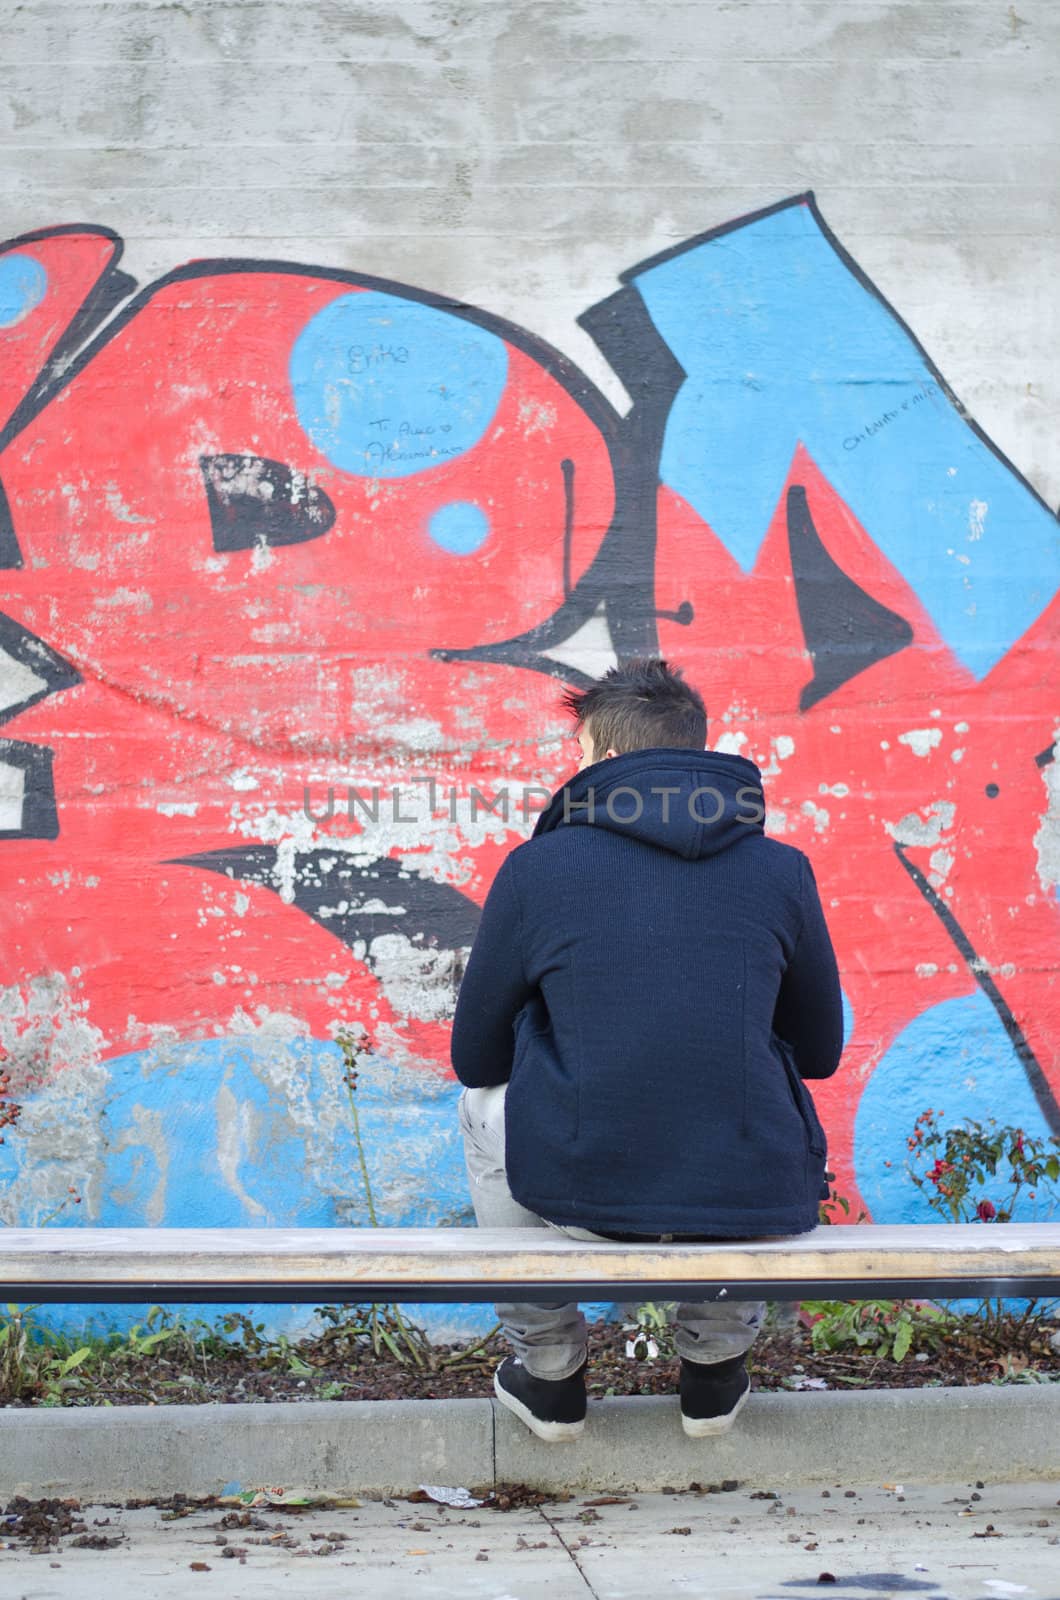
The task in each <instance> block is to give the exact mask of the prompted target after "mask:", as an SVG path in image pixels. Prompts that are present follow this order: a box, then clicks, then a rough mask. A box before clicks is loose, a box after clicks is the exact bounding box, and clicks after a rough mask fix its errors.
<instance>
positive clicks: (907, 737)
mask: <svg viewBox="0 0 1060 1600" xmlns="http://www.w3.org/2000/svg"><path fill="white" fill-rule="evenodd" d="M898 743H899V744H904V745H908V747H909V749H910V750H912V752H913V754H914V755H915V756H927V755H930V754H931V752H932V750H934V749H936V747H937V746H938V745H940V744H941V743H942V729H941V728H911V729H910V730H909V732H908V733H900V734H899V735H898Z"/></svg>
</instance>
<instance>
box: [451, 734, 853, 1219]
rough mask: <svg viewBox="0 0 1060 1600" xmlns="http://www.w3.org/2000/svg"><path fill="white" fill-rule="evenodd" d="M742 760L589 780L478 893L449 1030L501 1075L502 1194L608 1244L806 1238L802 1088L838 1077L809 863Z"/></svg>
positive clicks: (618, 770)
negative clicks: (767, 828)
mask: <svg viewBox="0 0 1060 1600" xmlns="http://www.w3.org/2000/svg"><path fill="white" fill-rule="evenodd" d="M764 814H765V810H764V803H763V797H762V789H761V776H760V774H759V771H758V769H757V767H755V766H754V765H753V764H752V763H751V762H750V761H745V760H744V759H743V758H742V757H741V756H732V755H722V754H718V753H715V752H711V751H699V750H684V749H655V750H640V751H634V752H632V753H631V754H629V755H622V756H615V757H612V758H611V759H610V760H608V761H601V762H597V763H595V765H593V766H590V767H587V768H585V769H584V770H583V771H582V772H580V773H579V774H578V775H577V777H576V778H574V779H573V780H572V781H571V782H570V783H568V784H567V785H565V786H564V788H563V789H561V790H559V791H558V793H557V794H556V795H555V796H553V798H552V801H551V803H550V804H549V806H548V808H547V809H546V810H545V811H544V812H543V813H542V814H541V816H540V817H539V819H538V822H537V826H536V828H535V829H534V834H533V837H532V838H530V839H529V840H527V842H526V843H525V844H523V845H520V846H519V847H518V848H517V849H515V850H514V851H513V852H512V853H511V855H509V856H508V857H507V859H506V860H505V861H504V863H503V865H502V867H501V869H500V871H499V872H498V874H497V877H496V879H495V881H494V883H493V886H492V888H491V889H490V892H489V895H488V897H487V900H486V904H485V907H484V908H483V912H482V921H481V923H480V926H479V930H478V934H477V936H476V939H475V943H474V948H473V949H472V952H471V956H470V958H469V961H468V965H467V970H466V972H465V975H464V979H463V982H462V984H461V988H460V994H459V998H458V1001H457V1008H456V1017H455V1020H454V1024H453V1041H452V1060H453V1067H454V1070H455V1072H456V1075H457V1077H458V1078H459V1079H460V1081H461V1082H462V1083H463V1084H465V1085H468V1086H471V1087H481V1086H485V1085H492V1084H501V1083H508V1092H507V1095H506V1113H505V1114H506V1137H507V1146H506V1162H507V1169H508V1182H509V1186H510V1188H511V1192H512V1194H513V1195H514V1197H515V1198H516V1200H518V1201H519V1202H520V1204H522V1205H524V1206H526V1207H527V1208H528V1209H529V1210H531V1211H533V1212H535V1213H536V1214H537V1215H538V1216H541V1217H544V1218H546V1219H547V1220H548V1221H550V1222H556V1223H562V1224H567V1225H574V1226H578V1227H583V1228H590V1229H593V1230H594V1231H599V1232H605V1233H615V1232H618V1233H633V1234H641V1233H643V1234H660V1233H676V1234H699V1235H705V1236H716V1237H726V1236H728V1237H747V1236H752V1235H761V1234H779V1233H785V1234H790V1233H801V1232H804V1231H806V1230H808V1229H810V1228H812V1227H814V1226H815V1224H816V1222H817V1207H818V1201H819V1200H820V1198H821V1197H822V1194H823V1193H826V1192H827V1191H826V1189H825V1188H824V1185H823V1177H824V1165H825V1137H824V1133H823V1131H822V1128H821V1124H820V1122H819V1121H818V1118H817V1114H816V1112H815V1110H814V1105H813V1100H812V1098H811V1096H810V1094H809V1093H808V1092H807V1090H806V1088H805V1086H804V1084H803V1082H802V1080H803V1078H827V1077H829V1076H830V1075H831V1074H832V1073H833V1072H834V1071H835V1070H836V1067H837V1066H838V1064H839V1056H840V1052H841V1050H842V1043H843V1032H842V1012H841V1003H840V993H839V977H838V973H837V970H836V963H835V956H834V954H833V951H832V944H831V940H830V938H829V935H828V929H827V926H826V924H825V919H824V914H823V912H822V910H821V903H820V899H819V897H818V893H817V886H816V883H815V881H814V876H813V871H812V868H811V867H810V863H809V861H808V860H807V858H806V857H805V856H804V855H803V854H802V852H801V851H799V850H796V849H794V848H793V847H792V846H790V845H785V844H782V843H780V841H779V840H775V839H770V838H767V837H766V836H765V833H764V831H763V818H764Z"/></svg>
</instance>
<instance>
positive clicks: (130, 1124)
mask: <svg viewBox="0 0 1060 1600" xmlns="http://www.w3.org/2000/svg"><path fill="white" fill-rule="evenodd" d="M105 1070H106V1072H107V1073H108V1074H109V1082H108V1083H107V1084H106V1087H105V1089H104V1091H103V1095H102V1102H101V1103H100V1102H99V1101H97V1100H95V1099H93V1101H92V1103H91V1104H90V1105H87V1106H86V1107H85V1108H84V1115H85V1125H84V1127H83V1129H82V1131H81V1135H80V1136H79V1144H81V1145H82V1149H81V1151H80V1153H79V1156H78V1159H77V1160H76V1161H74V1162H71V1160H70V1158H69V1156H68V1155H67V1156H65V1157H64V1160H63V1180H62V1183H61V1184H60V1185H59V1187H60V1188H61V1189H62V1190H63V1192H65V1186H66V1183H68V1182H73V1183H74V1185H75V1187H77V1188H78V1190H79V1192H80V1193H81V1194H82V1195H83V1197H84V1198H83V1203H82V1205H81V1206H79V1207H68V1208H67V1209H66V1210H64V1211H63V1212H62V1214H61V1215H59V1216H58V1217H56V1218H55V1220H54V1222H53V1223H52V1224H51V1225H52V1226H54V1227H77V1226H79V1225H85V1224H88V1225H93V1226H96V1227H107V1228H135V1227H144V1226H154V1227H166V1228H181V1227H185V1228H195V1227H199V1228H204V1227H215V1228H224V1227H234V1228H240V1227H243V1228H245V1227H259V1228H263V1227H318V1228H319V1227H330V1226H352V1227H356V1226H366V1225H368V1221H369V1216H368V1204H367V1197H366V1195H365V1192H364V1185H363V1182H362V1179H361V1176H360V1163H359V1160H358V1154H357V1147H356V1140H355V1136H354V1125H353V1117H352V1112H351V1109H350V1103H349V1099H348V1096H347V1093H346V1090H345V1087H344V1085H343V1082H342V1077H341V1070H340V1056H339V1052H338V1049H337V1047H336V1046H335V1045H333V1044H331V1043H327V1042H324V1041H321V1040H319V1039H307V1038H299V1039H284V1040H278V1041H276V1042H275V1043H274V1044H271V1045H270V1044H269V1043H268V1042H267V1041H264V1040H263V1039H262V1038H261V1037H260V1036H257V1035H256V1036H253V1037H245V1038H227V1039H211V1040H197V1041H190V1042H188V1043H184V1044H176V1045H167V1046H164V1047H159V1048H155V1049H149V1050H142V1051H137V1052H134V1053H131V1054H129V1055H125V1056H119V1057H116V1058H115V1059H113V1060H111V1061H108V1062H107V1063H106V1064H105ZM62 1080H63V1074H59V1075H58V1077H57V1078H56V1079H55V1080H53V1082H52V1083H51V1084H50V1085H49V1086H48V1088H47V1089H46V1090H44V1091H42V1093H41V1095H40V1096H38V1097H37V1098H38V1100H41V1101H42V1102H46V1101H47V1100H48V1099H49V1097H50V1098H51V1099H52V1100H54V1101H55V1102H56V1106H55V1110H56V1112H58V1117H57V1120H59V1121H63V1120H67V1121H68V1120H69V1119H70V1117H71V1115H73V1116H74V1117H75V1118H76V1115H77V1113H76V1112H74V1113H71V1110H70V1107H69V1105H67V1104H61V1103H60V1102H61V1100H62V1096H63V1093H64V1085H63V1081H62ZM356 1094H357V1106H358V1113H359V1122H360V1128H361V1134H362V1138H363V1141H364V1147H365V1155H366V1161H367V1166H368V1172H369V1178H370V1181H371V1184H372V1192H373V1197H374V1204H375V1214H376V1216H377V1218H378V1221H379V1224H380V1226H393V1227H399V1226H413V1225H415V1226H419V1227H433V1226H439V1225H443V1224H450V1225H471V1224H473V1221H474V1217H473V1213H472V1210H471V1203H470V1199H469V1197H468V1190H467V1177H466V1174H465V1171H464V1162H463V1148H462V1145H461V1141H460V1136H459V1131H458V1126H457V1119H456V1099H457V1096H458V1094H459V1085H457V1084H455V1083H452V1082H451V1081H448V1080H447V1079H444V1078H442V1077H441V1076H439V1075H438V1074H437V1073H434V1072H428V1071H414V1070H411V1069H402V1068H399V1067H397V1066H394V1065H393V1064H392V1063H390V1062H388V1061H386V1060H385V1059H384V1058H382V1057H380V1056H373V1057H372V1058H371V1059H370V1060H369V1061H367V1062H366V1063H365V1064H364V1066H363V1068H362V1070H361V1071H360V1076H359V1080H358V1084H357V1090H356ZM41 1115H44V1116H45V1117H47V1115H48V1108H47V1105H46V1104H42V1105H41V1106H40V1107H35V1105H34V1103H33V1102H28V1103H27V1106H26V1110H25V1114H24V1122H25V1126H29V1125H30V1124H31V1123H34V1122H37V1121H39V1120H40V1118H41ZM54 1159H55V1158H54V1157H52V1156H49V1155H48V1154H45V1153H43V1152H42V1151H41V1147H40V1142H39V1141H31V1140H29V1139H28V1138H23V1137H21V1136H20V1135H19V1134H18V1133H17V1131H16V1134H15V1136H13V1137H12V1136H11V1135H8V1137H7V1139H6V1142H5V1143H4V1144H3V1145H0V1188H6V1187H7V1185H8V1184H11V1185H14V1184H15V1182H16V1180H18V1179H19V1178H21V1179H22V1180H23V1183H22V1185H21V1186H20V1187H21V1192H23V1193H25V1194H29V1193H33V1192H34V1187H35V1186H34V1183H33V1181H32V1180H33V1178H34V1176H35V1175H36V1176H39V1177H42V1178H43V1177H45V1176H46V1174H45V1172H43V1171H42V1169H44V1168H46V1167H47V1166H48V1164H49V1162H51V1161H53V1160H54ZM33 1168H36V1169H37V1172H36V1174H35V1173H34V1171H33V1170H32V1169H33ZM39 1187H40V1190H41V1191H43V1189H44V1188H45V1187H46V1185H44V1184H41V1185H40V1186H39ZM53 1187H54V1186H53ZM23 1210H24V1212H25V1214H24V1215H23V1217H22V1219H21V1220H22V1221H23V1222H25V1223H26V1224H30V1225H31V1224H33V1223H37V1222H39V1221H40V1217H39V1215H38V1214H37V1212H36V1211H35V1210H31V1209H30V1207H29V1206H28V1205H27V1204H25V1203H24V1204H23ZM221 1309H223V1308H221ZM244 1309H245V1308H244ZM144 1310H145V1308H144V1307H143V1306H139V1307H106V1308H102V1307H85V1306H64V1307H62V1308H55V1309H54V1311H53V1312H51V1313H50V1314H49V1317H48V1320H49V1322H50V1323H51V1325H52V1326H55V1327H66V1328H70V1329H72V1328H79V1327H82V1326H84V1325H85V1324H86V1323H90V1324H95V1325H99V1326H106V1327H122V1326H128V1325H129V1324H130V1323H132V1322H136V1321H142V1319H143V1315H144ZM186 1313H187V1315H188V1316H200V1317H203V1318H204V1319H206V1320H212V1319H213V1318H214V1317H215V1316H217V1315H218V1314H219V1308H218V1307H216V1306H207V1305H196V1306H189V1307H187V1308H186ZM310 1313H311V1308H306V1307H302V1306H268V1307H255V1308H253V1312H252V1314H253V1315H254V1316H255V1317H257V1318H261V1319H264V1320H265V1321H266V1322H267V1323H268V1324H269V1325H270V1326H271V1327H272V1328H273V1329H277V1328H284V1329H292V1328H296V1327H300V1326H304V1325H305V1324H306V1323H307V1321H308V1320H309V1318H310ZM409 1315H410V1316H411V1317H412V1318H413V1320H414V1321H421V1322H425V1323H426V1324H428V1325H429V1326H431V1327H432V1328H433V1329H434V1331H435V1332H446V1333H455V1334H457V1335H458V1336H459V1335H463V1334H465V1333H466V1334H467V1335H470V1334H472V1333H480V1332H482V1331H484V1330H485V1329H486V1328H488V1327H489V1326H490V1324H491V1322H492V1317H491V1315H490V1312H489V1309H488V1308H486V1307H481V1306H468V1307H449V1306H422V1307H421V1306H412V1307H410V1308H409Z"/></svg>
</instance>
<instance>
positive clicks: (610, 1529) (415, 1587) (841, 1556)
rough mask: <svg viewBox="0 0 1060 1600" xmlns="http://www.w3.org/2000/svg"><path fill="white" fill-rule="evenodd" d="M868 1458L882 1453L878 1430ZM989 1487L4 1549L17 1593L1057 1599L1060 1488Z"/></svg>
mask: <svg viewBox="0 0 1060 1600" xmlns="http://www.w3.org/2000/svg"><path fill="white" fill-rule="evenodd" d="M865 1451H866V1454H867V1455H868V1456H870V1457H871V1454H872V1440H871V1438H866V1440H865ZM958 1465H959V1463H957V1462H955V1463H954V1466H955V1467H956V1466H958ZM981 1481H982V1482H983V1487H982V1488H976V1487H975V1481H974V1480H972V1479H970V1478H968V1477H967V1476H962V1477H961V1478H960V1480H959V1481H958V1482H956V1483H954V1484H951V1485H942V1486H934V1487H930V1488H925V1487H922V1486H916V1485H912V1484H909V1485H906V1486H905V1487H904V1489H899V1488H898V1487H897V1486H895V1487H892V1488H890V1489H888V1488H884V1487H883V1486H882V1484H879V1483H877V1484H874V1485H872V1486H863V1487H861V1488H859V1489H856V1490H848V1489H844V1487H843V1486H842V1484H841V1483H840V1482H834V1483H833V1484H832V1485H831V1486H830V1487H827V1488H824V1489H822V1488H820V1487H813V1488H810V1487H802V1488H798V1489H792V1490H787V1489H785V1490H782V1491H781V1490H778V1491H773V1493H775V1494H776V1495H777V1498H768V1497H767V1496H768V1494H769V1493H770V1492H769V1491H762V1490H758V1491H752V1490H750V1489H748V1488H746V1487H741V1488H738V1489H735V1490H730V1491H725V1492H718V1493H696V1492H690V1491H688V1490H687V1489H685V1490H684V1491H683V1492H678V1493H673V1494H663V1493H650V1494H643V1493H639V1492H638V1493H633V1494H632V1495H629V1496H626V1497H622V1498H618V1499H615V1498H614V1497H609V1496H600V1495H594V1494H580V1495H577V1496H575V1497H572V1498H571V1499H569V1500H566V1501H562V1502H559V1503H551V1504H546V1505H544V1506H542V1507H539V1508H535V1509H526V1510H517V1511H512V1512H508V1513H501V1512H497V1511H494V1510H489V1509H481V1510H470V1511H456V1510H447V1509H445V1508H443V1507H441V1506H438V1505H434V1504H427V1505H420V1504H410V1503H409V1502H408V1501H407V1500H400V1499H381V1500H365V1501H363V1503H362V1504H361V1505H360V1506H359V1507H356V1508H348V1509H327V1510H311V1511H305V1512H301V1513H297V1514H292V1513H291V1512H289V1511H275V1510H268V1511H263V1512H258V1513H254V1514H253V1515H252V1516H251V1517H250V1520H249V1525H244V1526H232V1525H231V1522H230V1521H229V1523H228V1525H225V1523H224V1517H225V1513H224V1512H221V1511H218V1510H217V1509H214V1510H210V1511H195V1512H194V1513H193V1514H191V1515H189V1516H187V1517H184V1518H180V1519H178V1520H164V1519H163V1514H162V1513H160V1512H159V1511H156V1510H121V1509H119V1508H116V1507H114V1506H95V1507H88V1508H86V1511H85V1514H84V1515H85V1521H86V1525H87V1528H88V1530H89V1532H90V1533H92V1534H96V1535H101V1536H102V1537H104V1538H120V1543H119V1545H118V1546H117V1547H115V1548H111V1549H104V1550H93V1549H85V1548H74V1547H72V1546H71V1545H70V1543H69V1540H68V1539H65V1540H63V1542H62V1547H61V1548H59V1549H57V1550H52V1551H49V1552H45V1553H41V1554H37V1555H33V1554H30V1553H28V1551H27V1550H26V1549H25V1548H24V1547H23V1548H19V1547H16V1548H14V1549H12V1548H0V1593H2V1594H3V1595H4V1596H5V1600H99V1596H100V1595H101V1594H106V1596H107V1600H132V1597H134V1596H135V1600H144V1596H150V1597H155V1596H157V1597H159V1600H165V1597H167V1596H170V1595H172V1596H178V1595H179V1596H181V1597H183V1596H186V1595H189V1594H190V1595H193V1596H194V1595H202V1596H204V1597H205V1596H209V1595H211V1594H213V1595H223V1596H224V1597H225V1600H271V1597H274V1596H275V1597H277V1600H279V1597H282V1600H291V1597H292V1595H294V1596H297V1597H299V1600H302V1597H305V1600H313V1597H315V1596H321V1597H322V1596H324V1595H328V1596H334V1595H335V1594H336V1593H358V1594H371V1595H372V1597H373V1600H398V1597H400V1600H406V1597H408V1596H424V1597H432V1600H437V1597H444V1596H450V1595H451V1596H460V1597H461V1600H642V1597H644V1596H647V1595H651V1596H653V1597H655V1596H660V1595H674V1596H709V1597H711V1600H798V1597H800V1596H802V1597H807V1600H808V1597H810V1596H814V1595H820V1594H827V1595H829V1596H830V1597H832V1600H885V1597H886V1596H891V1595H894V1596H899V1595H901V1596H905V1595H909V1594H913V1595H922V1596H923V1597H924V1600H944V1597H948V1600H1056V1597H1057V1596H1058V1595H1060V1506H1058V1504H1057V1496H1058V1486H1057V1485H1056V1484H1055V1483H1054V1484H1046V1483H1040V1484H1006V1483H997V1482H987V1481H985V1480H981ZM608 1499H610V1500H611V1503H609V1504H600V1503H597V1504H593V1503H592V1502H593V1501H597V1502H599V1501H601V1500H608ZM237 1515H238V1514H237ZM3 1543H4V1538H3V1536H0V1545H2V1544H3ZM226 1551H227V1552H228V1554H226ZM829 1574H830V1575H831V1577H828V1576H826V1575H829ZM832 1578H834V1579H835V1581H834V1582H832V1581H831V1579H832Z"/></svg>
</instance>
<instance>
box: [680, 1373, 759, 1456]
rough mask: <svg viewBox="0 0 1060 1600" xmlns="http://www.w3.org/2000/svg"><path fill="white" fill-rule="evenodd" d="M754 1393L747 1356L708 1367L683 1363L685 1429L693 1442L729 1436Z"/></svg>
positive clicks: (682, 1401) (682, 1406) (682, 1389)
mask: <svg viewBox="0 0 1060 1600" xmlns="http://www.w3.org/2000/svg"><path fill="white" fill-rule="evenodd" d="M750 1393H751V1376H750V1373H749V1372H748V1371H747V1362H746V1358H745V1357H744V1356H732V1357H730V1359H729V1360H728V1361H715V1362H712V1363H711V1364H709V1365H707V1364H706V1363H704V1362H700V1361H685V1360H684V1359H683V1358H682V1361H681V1426H682V1428H684V1430H685V1432H686V1433H687V1435H688V1437H689V1438H690V1439H709V1438H712V1437H713V1436H714V1435H715V1434H719V1433H728V1431H729V1429H730V1428H731V1427H732V1425H733V1423H734V1422H735V1421H736V1417H737V1413H738V1412H739V1410H740V1408H741V1407H742V1406H743V1405H744V1403H745V1401H746V1400H747V1396H748V1395H749V1394H750Z"/></svg>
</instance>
